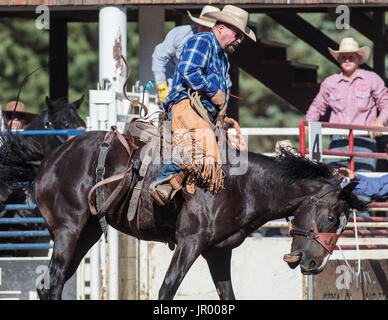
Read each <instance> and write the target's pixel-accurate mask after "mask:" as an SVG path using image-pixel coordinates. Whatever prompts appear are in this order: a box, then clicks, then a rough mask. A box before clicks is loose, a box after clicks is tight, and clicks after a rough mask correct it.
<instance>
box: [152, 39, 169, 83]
mask: <svg viewBox="0 0 388 320" xmlns="http://www.w3.org/2000/svg"><path fill="white" fill-rule="evenodd" d="M168 40H169V39H168V38H167V37H166V39H165V41H163V42H162V43H159V44H158V45H157V46H156V47H155V50H154V52H153V54H152V72H153V73H154V76H155V83H156V85H160V84H162V83H164V82H167V79H166V66H167V64H168V61H169V59H171V57H172V56H173V55H174V53H175V49H174V44H173V43H172V42H170V41H168Z"/></svg>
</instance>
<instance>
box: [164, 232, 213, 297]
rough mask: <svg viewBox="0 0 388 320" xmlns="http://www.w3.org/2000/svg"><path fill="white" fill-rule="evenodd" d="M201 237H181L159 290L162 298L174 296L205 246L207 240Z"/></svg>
mask: <svg viewBox="0 0 388 320" xmlns="http://www.w3.org/2000/svg"><path fill="white" fill-rule="evenodd" d="M199 238H200V237H198V238H197V239H193V238H192V237H189V239H185V238H182V239H179V241H178V245H177V247H176V249H175V252H174V254H173V256H172V259H171V262H170V266H169V267H168V270H167V273H166V275H165V277H164V280H163V284H162V286H161V288H160V290H159V299H160V300H172V299H173V298H174V296H175V294H176V292H177V291H178V288H179V286H180V284H181V283H182V281H183V278H184V277H185V275H186V274H187V272H188V271H189V269H190V267H191V266H192V264H193V263H194V261H195V260H196V259H197V258H198V256H199V255H200V254H201V251H202V250H203V248H204V243H205V241H204V240H202V239H199Z"/></svg>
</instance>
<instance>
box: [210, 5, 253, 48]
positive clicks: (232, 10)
mask: <svg viewBox="0 0 388 320" xmlns="http://www.w3.org/2000/svg"><path fill="white" fill-rule="evenodd" d="M248 15H249V14H248V12H247V11H245V10H243V9H240V8H238V7H236V6H232V5H230V4H228V5H226V6H225V7H224V8H223V9H222V11H220V12H208V13H206V14H205V16H206V17H208V18H212V19H215V20H216V21H219V22H223V23H227V24H230V25H232V26H234V27H236V28H237V29H239V30H240V31H241V32H242V33H244V34H245V35H246V36H247V37H249V38H250V39H252V40H253V41H255V42H256V36H255V33H254V32H253V31H252V30H251V29H249V28H248V27H247V23H248Z"/></svg>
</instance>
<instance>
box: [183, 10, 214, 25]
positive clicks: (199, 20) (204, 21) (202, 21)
mask: <svg viewBox="0 0 388 320" xmlns="http://www.w3.org/2000/svg"><path fill="white" fill-rule="evenodd" d="M220 11H221V10H220V9H218V8H217V7H213V6H204V7H203V9H202V11H201V14H200V15H199V17H198V18H195V17H193V16H192V15H191V13H190V11H188V10H187V14H188V15H189V17H190V19H191V20H193V21H194V22H195V23H196V24H200V25H201V26H204V27H208V28H213V27H214V25H215V24H216V21H215V20H213V19H210V18H207V17H204V15H205V14H206V13H208V12H220Z"/></svg>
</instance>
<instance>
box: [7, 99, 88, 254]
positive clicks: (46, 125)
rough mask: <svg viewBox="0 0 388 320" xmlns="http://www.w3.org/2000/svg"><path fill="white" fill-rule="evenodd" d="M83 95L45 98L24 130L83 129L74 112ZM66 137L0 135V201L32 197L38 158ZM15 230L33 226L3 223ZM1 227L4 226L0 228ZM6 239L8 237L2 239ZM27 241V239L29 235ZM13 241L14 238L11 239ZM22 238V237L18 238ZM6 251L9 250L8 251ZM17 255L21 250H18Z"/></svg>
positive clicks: (18, 213)
mask: <svg viewBox="0 0 388 320" xmlns="http://www.w3.org/2000/svg"><path fill="white" fill-rule="evenodd" d="M83 99H84V96H82V97H81V98H80V99H79V100H76V101H74V102H73V103H68V102H67V98H60V99H57V100H55V101H52V100H51V99H50V98H48V97H46V105H47V110H45V111H43V112H42V113H41V114H39V115H38V116H37V117H36V118H35V119H34V120H33V121H32V122H31V123H30V124H29V125H28V126H27V127H26V128H25V130H60V129H77V128H80V127H83V128H85V122H84V121H83V120H82V119H81V118H80V117H79V115H78V114H77V110H78V109H79V107H80V105H81V103H82V101H83ZM67 138H68V137H67V136H63V135H32V136H25V135H19V134H16V135H12V134H11V133H7V134H6V135H4V136H1V137H0V181H1V183H0V203H1V204H2V205H6V204H22V203H25V202H26V201H27V202H30V201H31V200H33V199H32V194H31V193H32V192H31V189H32V188H31V186H29V183H30V182H31V181H33V180H34V178H35V174H36V170H37V168H38V166H39V165H40V161H41V160H42V159H43V158H44V157H45V156H47V155H48V154H49V153H50V152H51V151H52V150H54V149H55V148H57V147H58V146H59V145H61V144H62V143H63V142H65V141H66V139H67ZM36 216H40V213H39V211H38V210H37V209H35V210H27V209H18V210H3V211H2V212H0V217H8V218H9V217H12V218H19V217H36ZM4 227H6V228H7V229H6V230H10V228H11V229H12V228H14V227H15V228H16V229H19V230H20V228H21V227H22V228H27V229H31V228H37V227H38V225H36V226H31V225H17V226H13V225H7V226H4ZM3 230H5V229H3ZM2 240H3V241H5V242H7V240H8V239H2ZM30 240H31V238H30ZM13 241H15V239H13ZM21 241H23V239H21ZM8 253H9V252H8ZM17 253H18V254H20V253H21V254H25V252H21V251H18V252H17Z"/></svg>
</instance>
